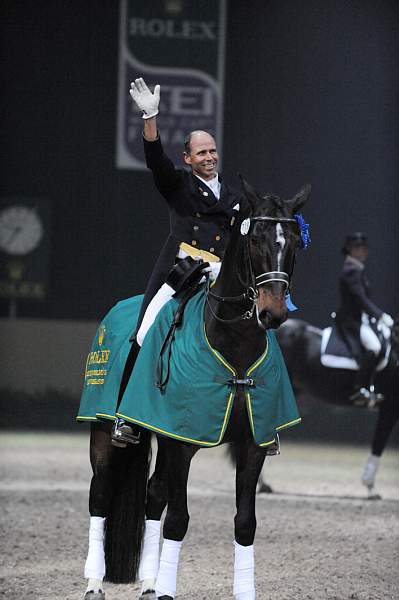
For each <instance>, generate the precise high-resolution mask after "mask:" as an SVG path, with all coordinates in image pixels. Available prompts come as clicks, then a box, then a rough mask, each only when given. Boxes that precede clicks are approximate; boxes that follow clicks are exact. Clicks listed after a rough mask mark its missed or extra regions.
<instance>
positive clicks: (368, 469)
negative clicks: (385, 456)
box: [362, 454, 380, 488]
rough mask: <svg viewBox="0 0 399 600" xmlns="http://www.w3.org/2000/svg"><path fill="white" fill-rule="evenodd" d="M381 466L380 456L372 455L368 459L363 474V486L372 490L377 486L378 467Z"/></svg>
mask: <svg viewBox="0 0 399 600" xmlns="http://www.w3.org/2000/svg"><path fill="white" fill-rule="evenodd" d="M379 465H380V456H376V455H375V454H370V456H369V457H368V458H367V462H366V464H365V465H364V469H363V473H362V483H363V485H365V486H367V487H369V488H372V487H374V484H375V478H376V475H377V471H378V467H379Z"/></svg>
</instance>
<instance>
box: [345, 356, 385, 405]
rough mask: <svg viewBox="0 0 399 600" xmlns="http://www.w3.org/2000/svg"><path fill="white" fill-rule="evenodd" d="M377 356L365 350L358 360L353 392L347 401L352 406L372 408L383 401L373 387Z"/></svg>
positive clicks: (381, 396)
mask: <svg viewBox="0 0 399 600" xmlns="http://www.w3.org/2000/svg"><path fill="white" fill-rule="evenodd" d="M377 362H378V356H375V354H374V352H371V351H370V350H367V351H366V352H364V353H363V354H362V356H361V359H360V365H359V371H358V372H357V375H356V380H355V385H354V392H353V394H352V395H351V396H350V398H349V400H350V402H351V403H352V404H353V405H354V406H369V407H373V406H375V405H376V404H379V403H380V402H382V401H383V400H384V397H383V395H382V394H376V392H375V390H374V385H373V376H374V371H375V368H376V366H377Z"/></svg>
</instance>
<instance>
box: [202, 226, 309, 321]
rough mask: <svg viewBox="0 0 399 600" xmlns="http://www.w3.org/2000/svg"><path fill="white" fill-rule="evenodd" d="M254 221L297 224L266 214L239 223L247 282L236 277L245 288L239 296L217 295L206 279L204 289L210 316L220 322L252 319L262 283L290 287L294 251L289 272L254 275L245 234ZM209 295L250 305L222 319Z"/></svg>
mask: <svg viewBox="0 0 399 600" xmlns="http://www.w3.org/2000/svg"><path fill="white" fill-rule="evenodd" d="M254 221H258V222H259V221H263V222H265V221H266V222H271V223H293V224H295V225H296V226H298V221H297V219H295V218H288V217H266V216H263V217H261V216H259V217H249V218H248V219H244V221H243V222H242V223H241V235H243V236H244V237H245V238H246V243H245V246H244V253H245V268H246V275H247V283H246V282H244V281H243V280H242V278H241V277H240V275H239V274H238V278H239V280H240V283H241V284H243V285H244V286H245V288H246V289H245V291H244V292H243V293H242V294H240V295H239V296H218V295H217V294H215V293H214V292H212V290H211V287H210V282H209V280H208V285H207V290H206V303H207V305H208V308H209V310H210V312H211V314H212V316H213V317H214V318H215V319H216V320H217V321H221V322H222V323H236V322H237V321H241V320H246V319H252V317H253V315H254V312H255V308H256V307H257V302H258V298H259V288H260V287H261V286H262V285H265V284H266V283H271V282H273V281H279V282H282V283H284V284H285V285H286V291H288V290H289V287H290V283H291V277H292V272H293V270H294V264H295V256H296V252H295V254H294V259H293V261H292V267H291V271H290V273H286V272H285V271H268V272H265V273H260V274H259V275H255V273H254V269H253V265H252V259H251V253H250V251H249V239H248V235H247V234H248V232H249V230H250V227H251V224H252V223H253V222H254ZM209 297H211V298H213V299H214V300H216V301H217V302H220V303H223V302H225V303H227V304H229V303H235V302H243V301H244V300H249V301H250V302H251V303H252V305H251V307H250V308H249V310H246V311H245V312H244V313H243V314H241V315H238V316H237V317H233V318H232V319H222V318H221V317H219V316H218V315H217V314H216V313H215V311H214V310H213V308H212V306H211V303H210V301H209Z"/></svg>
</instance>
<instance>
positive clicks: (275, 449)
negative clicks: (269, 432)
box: [266, 433, 280, 456]
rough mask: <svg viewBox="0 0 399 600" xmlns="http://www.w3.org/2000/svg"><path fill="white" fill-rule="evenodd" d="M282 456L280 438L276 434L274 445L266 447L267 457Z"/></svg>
mask: <svg viewBox="0 0 399 600" xmlns="http://www.w3.org/2000/svg"><path fill="white" fill-rule="evenodd" d="M279 454H280V438H279V435H278V433H276V439H275V441H274V442H273V443H272V444H269V445H268V446H266V456H278V455H279Z"/></svg>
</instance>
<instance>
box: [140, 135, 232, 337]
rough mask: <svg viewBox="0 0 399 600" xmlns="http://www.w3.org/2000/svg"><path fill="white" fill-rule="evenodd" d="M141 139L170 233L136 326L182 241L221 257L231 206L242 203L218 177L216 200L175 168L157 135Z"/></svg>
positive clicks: (188, 173) (190, 176) (195, 179)
mask: <svg viewBox="0 0 399 600" xmlns="http://www.w3.org/2000/svg"><path fill="white" fill-rule="evenodd" d="M143 140H144V153H145V158H146V162H147V167H148V168H149V169H151V171H152V173H153V177H154V182H155V185H156V187H157V189H158V191H159V192H160V193H161V195H162V196H163V198H164V199H165V200H166V202H167V203H168V207H169V214H170V233H169V236H168V238H167V240H166V242H165V244H164V246H163V248H162V250H161V253H160V255H159V258H158V260H157V262H156V264H155V267H154V269H153V272H152V274H151V277H150V279H149V282H148V285H147V289H146V292H145V297H144V301H143V306H142V308H141V312H140V316H139V321H138V326H139V324H140V323H141V320H142V317H143V315H144V312H145V310H146V308H147V306H148V304H149V302H150V301H151V299H152V298H153V297H154V295H155V294H156V293H157V291H158V290H159V288H160V287H161V285H162V284H163V283H164V282H165V280H166V277H167V275H168V273H169V271H170V269H171V268H172V266H173V265H174V262H175V258H176V255H177V252H178V249H179V245H180V243H181V242H186V243H187V244H190V245H191V246H195V247H196V248H200V249H201V250H207V251H208V252H211V253H212V254H216V255H217V256H219V258H222V257H223V254H224V250H225V247H226V244H227V241H228V239H229V237H230V232H231V228H232V218H233V216H234V215H236V214H237V211H236V210H233V207H234V206H236V205H237V204H242V203H243V202H244V199H243V196H242V195H241V194H240V193H239V192H237V191H236V190H234V189H233V188H231V187H230V186H228V185H226V184H225V183H224V181H223V180H221V190H220V198H219V200H218V199H217V198H216V197H215V196H214V194H213V192H212V190H211V189H210V188H209V187H208V186H207V185H206V184H205V183H204V182H203V181H201V180H200V179H198V177H196V176H195V175H193V174H192V172H191V171H188V170H186V169H176V168H175V165H174V164H173V162H172V161H171V160H170V159H169V158H168V157H167V156H166V154H165V152H164V150H163V147H162V143H161V140H160V138H158V139H157V140H155V141H154V142H149V141H147V140H145V139H144V138H143Z"/></svg>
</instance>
